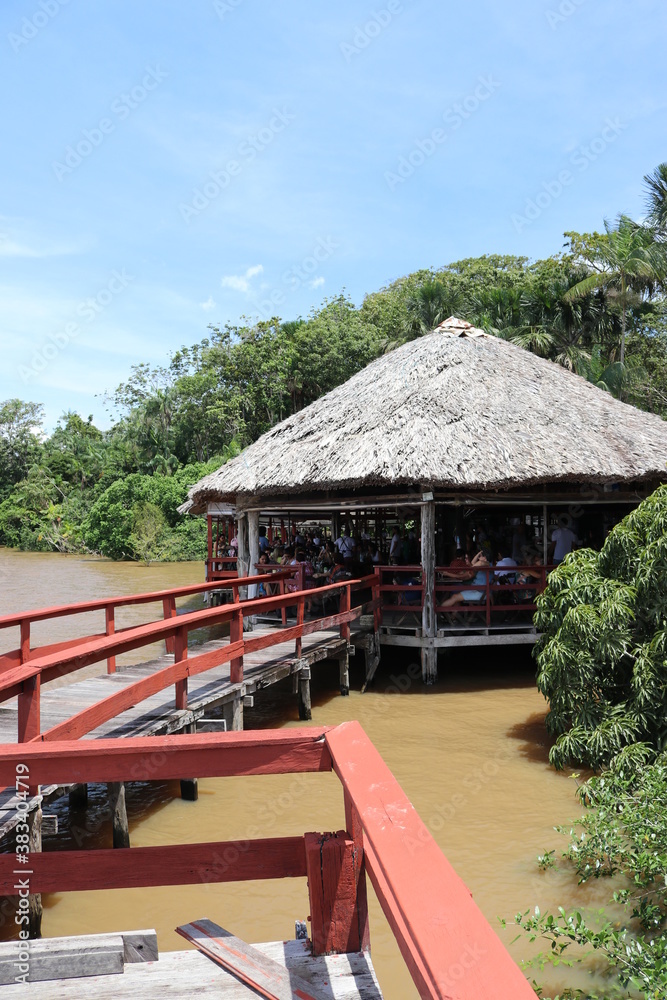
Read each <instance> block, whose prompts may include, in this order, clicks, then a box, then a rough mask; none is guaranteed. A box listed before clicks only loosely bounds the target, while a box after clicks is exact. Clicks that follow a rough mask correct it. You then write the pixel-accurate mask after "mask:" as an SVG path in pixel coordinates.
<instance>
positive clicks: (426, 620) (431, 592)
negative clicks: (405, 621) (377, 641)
mask: <svg viewBox="0 0 667 1000" xmlns="http://www.w3.org/2000/svg"><path fill="white" fill-rule="evenodd" d="M421 560H422V603H423V607H422V637H423V638H424V639H425V640H426V642H425V643H424V645H423V646H422V678H423V680H424V683H425V684H433V683H435V680H436V678H437V676H438V653H437V650H436V648H435V644H434V643H433V642H429V641H428V640H431V639H433V638H435V634H436V614H435V503H434V502H433V500H429V501H427V502H426V503H424V504H422V509H421Z"/></svg>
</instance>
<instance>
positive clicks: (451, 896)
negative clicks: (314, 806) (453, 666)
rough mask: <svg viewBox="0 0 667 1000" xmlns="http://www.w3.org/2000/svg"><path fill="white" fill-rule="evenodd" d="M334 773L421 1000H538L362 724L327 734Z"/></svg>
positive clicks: (339, 728) (342, 727)
mask: <svg viewBox="0 0 667 1000" xmlns="http://www.w3.org/2000/svg"><path fill="white" fill-rule="evenodd" d="M326 741H327V744H328V746H329V748H330V750H331V755H332V758H333V762H334V770H335V771H336V773H337V774H338V777H339V778H340V780H341V782H342V783H343V786H344V789H345V792H346V793H347V794H348V795H349V797H350V799H351V801H352V802H353V803H354V806H355V808H356V809H357V811H358V815H359V821H360V823H361V826H362V828H363V838H364V845H365V851H366V867H367V870H368V872H369V874H370V875H371V877H373V876H374V875H376V876H377V877H376V878H374V886H375V889H376V892H377V893H378V897H379V900H380V904H381V906H382V909H383V910H384V913H385V915H386V916H387V919H388V920H389V922H390V924H391V925H392V928H393V929H394V932H395V934H396V937H397V940H398V944H399V947H400V949H401V952H402V954H403V958H404V960H405V962H406V964H407V966H408V968H409V970H410V973H411V975H412V977H413V980H414V982H415V984H416V986H417V988H418V990H419V992H420V995H421V996H422V997H440V998H443V997H451V998H455V1000H535V994H534V991H533V989H532V987H531V986H530V984H529V983H528V981H527V980H526V978H525V976H524V975H523V973H522V972H521V971H520V969H519V968H518V966H517V965H515V963H514V961H513V960H512V958H511V956H510V955H509V953H508V952H507V951H506V950H505V948H504V946H503V944H502V943H501V941H500V939H499V938H498V936H497V935H496V933H495V932H494V931H493V929H492V928H491V926H490V924H489V923H488V922H487V920H486V918H485V917H484V915H483V914H482V913H481V912H480V910H479V909H478V907H477V906H476V904H475V903H474V902H473V900H472V897H471V895H470V891H469V889H468V888H467V887H466V886H465V885H464V883H463V881H462V880H461V878H460V877H459V876H458V875H457V874H456V872H455V871H454V869H453V868H452V866H451V865H450V864H449V862H448V861H447V859H446V858H445V856H444V855H443V853H442V851H441V850H440V848H439V847H438V845H437V844H436V842H435V841H434V839H433V837H432V836H431V834H430V832H429V830H428V829H427V827H426V826H425V825H424V823H423V822H422V821H421V819H420V818H419V816H418V815H417V813H416V811H415V809H414V806H413V805H412V803H411V802H410V801H409V799H408V798H407V796H406V795H405V793H404V792H403V790H402V789H401V787H400V785H399V784H398V782H397V781H396V779H395V778H394V776H393V775H392V773H391V771H390V770H389V768H388V767H387V765H386V764H385V762H384V761H383V760H382V758H381V757H380V755H379V753H378V752H377V750H376V749H375V747H374V746H373V744H372V743H371V742H370V740H369V739H368V737H367V736H366V734H365V733H364V731H363V729H362V728H361V726H360V725H359V723H358V722H345V723H343V724H342V725H340V726H337V727H336V728H335V729H332V730H329V732H327V735H326Z"/></svg>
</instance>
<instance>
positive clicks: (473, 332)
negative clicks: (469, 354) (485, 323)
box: [433, 316, 488, 337]
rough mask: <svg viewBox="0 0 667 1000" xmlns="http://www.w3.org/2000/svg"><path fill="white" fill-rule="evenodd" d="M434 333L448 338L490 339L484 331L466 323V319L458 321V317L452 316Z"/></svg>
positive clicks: (437, 327)
mask: <svg viewBox="0 0 667 1000" xmlns="http://www.w3.org/2000/svg"><path fill="white" fill-rule="evenodd" d="M433 332H434V333H441V334H444V335H445V336H446V337H488V334H487V333H485V332H484V330H480V329H479V328H478V327H476V326H473V325H472V323H466V321H465V320H464V319H458V318H457V317H456V316H450V317H449V319H446V320H444V321H443V322H442V323H440V325H439V326H436V328H435V330H434V331H433Z"/></svg>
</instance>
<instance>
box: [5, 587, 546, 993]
mask: <svg viewBox="0 0 667 1000" xmlns="http://www.w3.org/2000/svg"><path fill="white" fill-rule="evenodd" d="M293 575H294V570H282V571H279V572H277V573H269V574H265V575H263V576H258V575H255V576H252V577H247V578H240V579H238V578H233V579H228V580H225V581H221V582H219V583H217V584H212V583H206V584H201V585H195V586H190V587H182V588H177V589H173V590H169V591H161V592H153V593H150V594H139V595H132V596H129V597H118V598H107V599H104V600H100V601H90V602H85V603H82V604H74V605H66V606H58V607H54V608H47V609H41V610H36V611H28V612H24V613H20V614H17V615H12V616H7V617H5V618H2V619H0V628H14V629H17V630H18V632H19V637H20V641H19V645H18V647H17V648H16V649H14V650H12V651H10V652H9V653H6V654H4V655H3V656H2V657H0V701H1V702H2V703H3V705H4V707H3V709H2V710H1V711H0V739H1V740H2V745H0V785H1V786H3V791H2V792H1V793H0V808H1V810H2V811H1V812H0V830H1V831H2V832H3V833H4V834H5V835H7V836H5V841H4V843H5V853H0V893H1V894H4V895H10V896H11V895H17V893H18V897H19V900H18V911H17V916H18V917H19V919H20V920H25V928H24V926H23V925H21V935H22V938H21V940H20V941H19V942H18V943H17V942H14V943H12V942H7V943H5V944H3V945H1V946H0V982H9V983H12V982H14V985H7V986H4V987H3V993H4V995H5V996H7V997H8V998H9V1000H13V997H14V996H15V995H16V996H17V997H18V996H19V995H22V993H21V994H19V992H17V991H19V990H21V991H22V990H24V988H25V982H26V981H32V985H31V990H32V993H33V995H34V996H35V997H37V998H39V997H44V998H46V997H49V998H51V997H56V996H62V997H67V998H68V1000H76V998H78V1000H86V998H90V1000H93V998H95V1000H103V998H104V997H109V998H111V997H114V998H120V1000H122V998H123V997H124V996H128V997H130V996H135V997H139V998H142V997H143V998H148V997H155V996H159V997H163V996H166V995H169V996H173V997H174V998H181V997H186V996H188V997H189V996H191V995H192V994H193V993H195V992H198V993H201V994H202V996H207V995H211V996H214V995H215V996H221V997H230V998H231V997H245V996H246V995H247V996H251V995H256V992H253V990H255V991H256V990H259V992H260V994H261V995H263V996H266V997H269V998H271V997H275V998H278V1000H283V998H285V997H289V998H296V997H301V998H302V1000H303V998H308V997H311V998H312V1000H324V998H326V1000H359V998H366V1000H381V993H380V990H379V986H378V984H377V980H376V978H375V974H374V971H373V967H372V963H371V960H370V953H369V927H368V908H367V901H366V876H367V875H368V876H369V877H370V879H371V882H372V884H373V887H374V889H375V892H376V894H377V896H378V898H379V900H380V903H381V905H382V908H383V910H384V913H385V915H386V918H387V920H388V922H389V925H390V927H391V929H392V931H393V933H394V934H395V936H396V939H397V941H398V943H399V946H400V949H401V952H402V955H403V957H404V959H405V961H406V964H407V966H408V968H409V970H410V973H411V975H412V978H413V980H414V982H415V984H416V986H417V988H418V991H419V993H420V996H422V997H429V998H442V1000H452V998H456V1000H473V998H475V1000H485V998H488V1000H491V998H492V997H493V998H494V1000H521V998H524V997H525V998H526V1000H527V998H528V997H530V996H533V995H534V994H533V992H532V990H531V988H530V987H529V985H528V983H527V981H526V980H525V978H524V976H523V975H522V973H521V972H520V971H519V970H518V968H517V967H516V965H515V964H514V963H513V961H512V960H511V958H510V957H509V955H508V954H507V952H506V951H505V949H504V947H503V946H502V944H501V942H500V940H499V939H498V937H497V936H496V934H495V932H494V931H493V930H492V929H491V927H490V926H489V925H488V923H487V922H486V920H485V918H484V917H483V916H482V914H481V913H480V912H479V910H478V909H477V907H476V905H475V904H474V903H473V901H472V899H471V896H470V893H469V891H468V890H467V889H466V887H465V886H464V884H463V883H462V882H461V880H460V879H459V878H458V876H457V875H456V873H455V872H454V871H453V869H452V868H451V866H450V865H449V864H448V862H447V861H446V859H445V858H444V856H443V855H442V853H441V852H440V850H439V848H438V847H437V845H436V844H435V842H434V841H433V839H432V837H431V835H430V833H429V832H428V830H427V829H426V827H425V826H424V824H423V823H422V822H421V820H420V819H419V817H418V816H417V814H416V813H415V811H414V809H413V807H412V805H411V804H410V803H409V801H408V800H407V798H406V797H405V795H404V793H403V792H402V790H401V789H400V787H399V786H398V784H397V783H396V781H395V779H394V778H393V776H392V775H391V773H390V772H389V771H388V769H387V767H386V765H385V764H384V763H383V761H382V760H381V758H380V757H379V755H378V754H377V751H376V750H375V749H374V747H373V746H372V744H370V742H369V740H368V738H367V737H366V735H365V733H364V732H363V730H362V729H361V727H360V726H359V725H358V724H357V723H346V724H344V725H343V726H339V727H336V728H334V729H327V728H319V729H304V730H289V731H278V732H266V731H265V732H261V733H256V732H240V731H238V730H241V729H242V726H243V705H244V702H245V703H247V701H248V699H251V698H252V697H254V694H255V693H256V692H257V691H258V690H260V689H261V688H262V687H265V686H268V685H269V684H273V683H276V682H277V681H278V680H280V679H282V678H285V677H288V676H291V677H292V678H293V680H294V689H295V693H298V696H299V710H300V715H301V717H302V718H304V719H309V718H310V714H311V712H310V677H311V671H312V669H313V668H314V666H315V665H316V664H317V663H318V662H319V661H321V660H323V659H325V658H326V659H335V660H338V662H339V677H340V689H341V693H343V694H345V693H347V691H348V690H349V655H350V652H351V651H352V649H353V648H354V646H355V644H357V645H359V644H365V649H366V653H367V676H369V675H370V673H371V672H372V670H373V669H374V668H375V665H376V663H377V659H378V657H379V645H378V642H377V639H378V633H379V626H380V615H381V594H380V586H381V578H380V575H379V574H377V573H375V574H373V575H369V576H367V577H364V578H361V579H358V580H345V581H343V582H340V583H337V584H332V585H330V586H327V587H323V588H320V589H319V590H318V591H317V592H313V591H308V590H304V589H302V587H300V586H299V585H300V584H302V583H303V581H302V579H301V580H299V579H297V580H296V581H293V580H291V579H290V578H291V577H293ZM259 584H264V585H266V587H267V588H271V589H272V590H276V591H277V593H275V594H272V595H271V596H262V597H255V598H252V599H247V598H246V594H247V590H246V588H248V587H251V586H253V587H256V586H257V585H259ZM216 586H220V587H224V588H227V589H230V590H231V593H232V601H231V603H227V604H223V605H220V606H217V607H209V608H206V609H204V610H200V611H188V610H186V611H184V612H183V613H180V614H179V613H178V612H177V608H176V601H177V600H178V599H181V598H187V597H191V596H192V595H193V594H197V593H201V592H202V591H209V592H210V591H212V590H214V589H215V587H216ZM294 587H298V588H299V589H296V590H294V589H292V590H291V592H290V588H294ZM314 598H317V599H319V600H320V601H321V602H322V614H320V615H319V617H312V616H311V618H310V619H309V618H308V617H307V615H306V607H307V605H308V604H309V603H310V602H311V601H312V600H313V599H314ZM151 602H158V603H159V604H161V606H162V608H161V610H162V616H161V617H160V618H159V619H155V620H153V621H150V622H148V623H145V624H142V625H138V626H133V627H130V628H123V629H118V630H117V629H116V612H117V610H118V609H119V608H121V607H123V606H127V605H135V604H148V603H151ZM332 603H333V604H334V605H335V606H333V607H330V606H329V605H331V604H332ZM288 609H292V610H293V612H294V623H292V622H290V621H289V620H288ZM102 612H103V614H104V632H100V633H96V634H90V635H85V636H82V637H77V638H73V639H71V640H69V641H66V642H60V643H57V644H51V645H48V646H41V647H37V648H34V647H33V646H32V644H31V627H32V625H33V623H35V622H39V621H48V620H50V619H55V618H61V617H65V616H70V615H75V614H82V613H97V614H100V613H102ZM251 624H252V630H250V629H249V627H248V626H250V625H251ZM204 626H224V632H225V634H224V635H221V636H220V637H219V638H217V639H214V640H212V641H209V642H207V643H204V644H203V645H200V646H195V645H194V644H193V643H191V644H190V645H189V643H188V639H189V637H192V633H194V632H195V631H196V630H197V629H201V628H202V627H204ZM158 641H164V642H165V646H166V650H167V652H166V653H165V654H164V655H163V656H160V657H158V658H157V659H155V660H153V661H151V662H148V663H143V664H141V665H139V666H132V667H127V668H125V669H122V670H119V669H117V665H116V658H117V657H118V656H120V655H121V654H123V653H126V652H128V651H130V650H141V649H143V648H144V647H146V646H150V645H152V644H154V643H155V642H158ZM103 663H106V672H105V673H103V674H101V675H100V676H95V677H92V678H86V679H85V680H75V679H74V678H71V682H70V683H67V684H62V683H61V684H60V685H58V684H56V683H54V682H58V681H60V682H62V680H63V678H66V677H70V675H72V674H74V673H75V672H76V671H79V670H82V669H83V668H86V667H89V666H91V665H94V664H103ZM213 710H217V711H218V714H220V713H222V716H223V718H222V719H220V718H217V719H213V718H211V716H210V714H209V713H211V712H212V711H213ZM198 727H199V728H200V729H201V728H202V727H203V728H207V727H209V728H210V727H213V728H214V729H216V728H217V729H218V731H217V732H215V731H214V732H201V731H200V732H197V728H198ZM220 728H223V729H228V730H237V731H224V732H220V731H219V730H220ZM331 770H333V771H335V773H336V774H337V775H338V777H339V779H340V781H341V783H342V786H343V792H344V801H345V818H344V822H342V824H341V829H340V830H339V831H337V832H330V833H324V834H322V833H304V835H303V836H300V837H287V838H272V839H270V840H248V841H243V842H225V843H206V844H187V845H169V846H163V847H150V848H132V847H131V846H130V842H129V835H128V828H127V817H126V814H125V800H124V794H125V792H124V789H125V785H124V783H125V781H127V780H159V781H161V780H166V779H172V778H178V779H180V781H181V792H182V795H183V797H184V798H189V799H195V798H196V797H197V779H195V778H193V777H192V776H193V775H197V776H198V777H199V776H201V777H212V776H216V777H224V776H232V775H234V776H248V778H249V780H250V776H251V775H255V774H283V773H295V772H308V771H331ZM89 782H102V783H106V786H107V790H108V795H109V800H110V807H111V816H112V826H113V845H114V848H113V849H110V850H92V851H67V852H52V851H49V852H46V853H42V852H41V845H42V835H41V831H42V821H43V813H42V805H43V804H44V803H45V802H46V801H48V800H49V799H50V798H54V797H55V796H58V795H62V794H63V793H64V792H66V791H69V794H70V801H71V804H74V803H75V802H77V803H78V804H81V801H82V799H83V800H85V796H86V790H87V786H88V783H89ZM13 829H14V830H15V833H16V837H15V841H16V842H15V845H14V844H12V843H11V840H10V837H9V836H8V835H9V834H10V832H11V831H12V830H13ZM304 876H305V877H306V878H307V880H308V892H309V898H310V921H311V923H310V933H309V941H308V942H292V943H291V944H289V945H288V944H284V943H281V944H276V943H274V944H266V945H259V946H257V948H254V949H253V948H252V947H250V946H247V945H245V944H244V943H243V942H235V941H234V939H230V938H229V937H228V934H227V932H225V931H223V930H222V929H221V928H219V927H217V926H216V924H215V923H213V922H211V921H210V920H200V919H198V920H196V921H195V923H190V924H187V926H184V927H183V928H180V930H181V932H182V933H183V934H184V935H185V936H186V937H188V939H189V940H191V941H193V942H194V943H195V945H196V947H197V948H198V949H199V952H201V954H200V953H192V952H187V953H180V952H179V953H173V954H170V955H169V956H167V957H161V958H159V959H157V952H156V944H155V941H154V938H155V935H154V933H153V932H146V933H145V934H144V933H143V932H142V933H141V934H139V937H138V938H137V934H136V933H134V934H133V933H132V932H126V933H123V932H119V934H116V935H102V936H99V935H93V936H92V937H91V936H83V937H81V938H75V939H73V940H71V939H62V940H61V941H55V942H48V941H47V942H44V943H43V944H42V943H41V942H37V943H34V944H33V943H32V942H33V940H34V939H35V938H37V937H39V936H40V932H41V893H44V892H47V893H48V892H76V891H81V890H85V891H90V890H96V889H111V888H122V887H130V886H144V887H150V886H158V885H177V884H196V883H200V882H203V883H206V882H228V881H243V880H250V879H259V878H261V879H282V878H295V877H304ZM185 916H186V917H189V916H191V915H185ZM194 916H195V917H198V916H200V915H196V914H195V915H194ZM212 916H214V917H216V918H217V917H218V915H217V914H213V915H212ZM23 938H25V939H26V940H25V941H24V940H23ZM101 938H104V940H101ZM230 940H231V941H232V942H233V945H232V946H230V944H229V942H230ZM12 948H16V949H21V950H20V952H19V951H18V950H17V952H16V954H19V953H20V954H21V955H23V956H24V960H23V961H18V960H17V961H18V967H19V969H20V968H22V967H23V966H25V968H26V969H27V972H26V973H25V975H27V976H28V979H27V980H25V979H24V980H18V981H17V980H16V977H14V980H12V979H11V978H9V979H7V978H6V976H7V975H8V972H7V970H8V969H11V968H12V967H13V966H16V965H17V961H14V960H13V959H12V950H11V949H12ZM230 955H231V958H230ZM31 956H32V957H31ZM205 956H208V957H205ZM239 956H241V957H239ZM337 956H341V957H340V958H338V957H337ZM146 959H148V960H146ZM211 960H213V961H214V962H215V963H216V965H215V967H212V966H211V965H210V961H211ZM126 963H130V964H126ZM230 963H231V964H230ZM258 970H259V971H258ZM118 972H124V974H123V975H122V976H121V977H118V976H117V975H114V973H118ZM3 976H4V977H5V978H4V979H3V978H2V977H3ZM72 976H75V978H70V977H72ZM248 977H250V978H248ZM253 977H254V978H253ZM37 980H44V982H43V983H40V982H37ZM241 983H245V984H246V986H251V987H252V990H251V991H250V992H248V991H247V990H246V989H245V987H242V986H241V985H240V984H241ZM304 984H305V985H304ZM239 990H242V991H241V992H239Z"/></svg>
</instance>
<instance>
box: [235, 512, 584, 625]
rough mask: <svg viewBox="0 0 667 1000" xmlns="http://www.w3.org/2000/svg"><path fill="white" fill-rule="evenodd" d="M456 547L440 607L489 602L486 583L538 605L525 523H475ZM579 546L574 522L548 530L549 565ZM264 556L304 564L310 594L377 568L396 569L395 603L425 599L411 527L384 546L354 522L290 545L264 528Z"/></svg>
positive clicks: (294, 537) (304, 535)
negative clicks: (504, 587) (495, 525)
mask: <svg viewBox="0 0 667 1000" xmlns="http://www.w3.org/2000/svg"><path fill="white" fill-rule="evenodd" d="M455 543H457V544H458V547H457V549H456V552H455V555H454V557H453V558H452V559H451V561H450V562H449V563H448V565H447V566H446V568H442V569H439V570H438V573H437V582H438V583H440V584H447V585H449V586H448V587H447V589H446V590H442V589H441V593H440V597H441V598H442V600H441V601H440V604H441V606H442V607H445V608H446V607H453V606H454V605H456V604H460V603H466V604H475V603H478V602H480V601H482V600H485V597H486V584H487V581H488V582H489V583H491V584H492V585H493V586H494V593H496V592H497V590H496V588H497V587H498V586H501V585H504V584H509V585H512V595H511V600H512V601H513V602H516V603H521V602H532V601H533V600H534V598H535V596H536V593H537V591H538V589H539V588H538V587H537V586H536V585H537V584H539V583H543V581H544V569H543V564H544V561H543V559H542V556H541V552H542V551H543V543H542V541H541V540H540V539H536V538H535V537H534V536H533V537H530V536H529V532H528V531H527V529H526V524H525V523H524V522H523V520H520V519H519V518H516V519H515V521H514V522H513V523H509V524H507V523H506V524H504V525H500V526H499V527H498V528H496V529H495V530H494V529H493V528H492V527H490V526H489V524H488V522H486V521H482V522H481V523H477V524H474V525H472V526H471V527H470V529H469V531H468V533H467V534H466V535H465V536H464V537H458V538H456V539H455ZM536 543H539V548H538V544H536ZM578 543H579V539H578V538H577V534H576V531H575V530H574V526H573V524H572V522H571V521H570V520H569V519H567V518H563V519H561V521H559V523H558V524H557V525H556V526H555V527H554V528H553V529H552V530H551V533H550V541H549V543H548V555H549V561H550V562H551V563H552V564H554V565H557V564H558V563H559V562H561V561H562V560H563V559H564V558H565V556H566V555H567V554H568V553H569V552H570V551H572V549H573V548H574V547H576V545H577V544H578ZM259 551H260V557H259V565H260V566H266V567H267V568H268V567H275V566H281V567H297V566H302V567H303V577H302V578H303V580H304V581H305V586H306V588H307V589H311V588H316V587H321V586H325V585H327V584H332V583H340V582H341V581H343V580H345V579H350V578H359V577H363V576H367V575H368V574H369V573H372V572H373V571H374V568H375V567H376V566H394V567H396V570H395V572H394V575H393V578H392V584H393V586H394V589H395V590H396V596H395V602H396V603H399V604H415V603H417V602H419V601H420V594H419V591H420V589H421V588H420V584H421V574H420V572H419V571H418V570H417V569H416V567H418V566H420V563H421V557H420V540H419V537H418V534H417V531H416V530H415V527H414V526H413V525H411V524H408V525H407V526H404V527H403V529H402V530H401V527H400V526H399V525H396V527H395V528H394V529H393V530H391V531H390V532H384V533H383V537H382V542H381V543H380V544H378V542H377V540H375V539H373V538H371V537H370V535H369V534H368V533H367V532H365V531H364V530H363V529H362V530H358V531H357V530H355V529H354V526H353V524H352V522H349V523H348V524H347V525H346V526H344V527H342V528H341V530H340V533H339V534H338V536H337V537H336V538H335V539H334V538H333V537H332V536H331V535H330V534H329V533H328V532H327V530H326V529H325V528H323V527H322V526H320V525H317V526H315V527H310V528H308V529H306V528H305V527H301V528H297V529H296V531H295V532H293V533H292V534H291V537H288V539H287V540H286V541H283V540H282V538H281V537H280V536H279V535H275V536H274V537H273V539H270V538H269V535H268V533H267V529H266V527H265V526H264V525H261V526H260V529H259ZM228 554H229V556H236V554H237V542H236V538H232V539H231V541H230V543H229V553H228ZM403 567H405V569H403ZM411 567H414V569H411ZM455 584H461V587H460V589H455V586H454V585H455ZM466 585H467V586H466ZM531 585H533V586H531ZM297 586H298V583H297V578H295V579H294V581H289V582H288V584H287V589H288V591H289V590H295V589H296V588H297ZM399 587H400V588H401V589H400V590H398V588H399ZM410 588H414V589H410ZM276 590H277V588H276V586H275V585H273V584H270V583H262V584H260V585H259V594H260V595H262V596H263V595H270V594H272V593H275V592H276ZM497 599H498V598H496V600H497Z"/></svg>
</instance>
